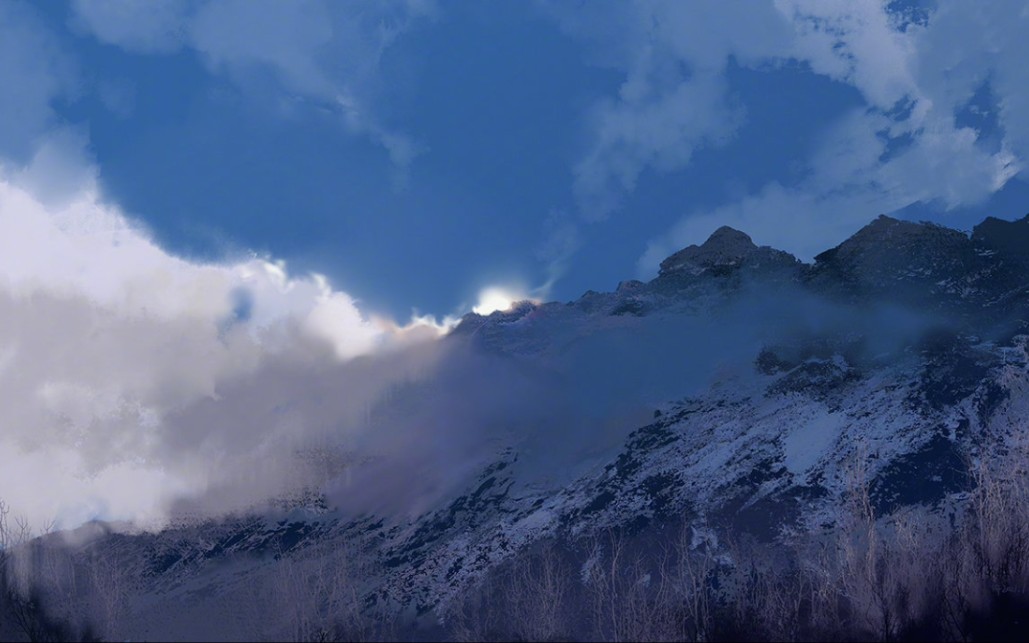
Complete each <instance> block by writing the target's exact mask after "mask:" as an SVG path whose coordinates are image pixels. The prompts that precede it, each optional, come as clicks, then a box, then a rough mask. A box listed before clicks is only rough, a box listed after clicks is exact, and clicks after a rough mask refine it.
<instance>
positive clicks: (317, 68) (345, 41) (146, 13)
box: [74, 0, 435, 181]
mask: <svg viewBox="0 0 1029 643" xmlns="http://www.w3.org/2000/svg"><path fill="white" fill-rule="evenodd" d="M74 10H75V24H76V25H77V26H78V27H79V28H80V29H81V30H83V31H84V32H86V33H91V34H92V35H93V36H95V37H96V38H97V39H98V40H100V41H101V42H104V43H108V44H112V45H117V46H119V47H123V48H125V49H126V50H128V51H132V52H135V53H145V54H167V53H172V52H175V51H178V50H181V49H187V50H190V51H193V52H195V53H196V54H197V55H198V56H200V58H201V59H202V60H203V61H204V63H205V65H206V66H207V68H208V69H209V70H210V71H211V72H212V73H215V74H224V75H226V76H227V77H229V78H231V79H233V80H234V81H235V82H236V83H237V84H239V85H240V86H242V87H244V88H245V87H246V86H247V85H248V83H249V82H250V75H251V74H253V73H254V72H255V70H261V71H264V72H269V73H270V74H271V75H272V76H273V77H274V78H275V79H276V81H277V82H278V83H279V84H280V86H281V89H282V91H283V92H284V93H285V94H286V95H290V96H296V97H299V98H302V99H304V100H308V101H313V102H315V103H316V104H317V105H318V106H319V107H321V108H323V109H327V110H329V111H331V112H335V113H338V114H339V117H340V121H341V123H342V124H343V126H344V127H346V128H347V130H348V131H350V132H352V133H354V134H356V135H361V136H366V137H368V138H369V139H370V140H372V141H373V142H374V143H376V144H378V145H380V146H382V147H383V148H384V149H385V150H386V152H387V153H388V154H389V157H390V159H391V160H392V162H393V163H394V165H395V167H396V168H397V171H398V172H399V175H398V177H399V180H401V181H402V180H403V175H404V173H405V172H406V171H407V168H408V167H409V165H410V164H411V162H412V160H413V159H414V158H415V157H416V156H417V155H418V154H419V152H420V151H421V147H420V146H419V144H418V143H417V142H416V141H414V140H412V139H411V138H410V137H409V136H408V135H407V134H405V133H403V132H401V131H399V130H397V129H395V128H393V127H391V126H389V125H388V124H386V123H384V122H383V120H382V119H381V118H380V116H379V115H378V113H377V111H376V106H377V100H378V97H379V94H380V92H381V91H382V89H383V87H384V85H383V83H382V80H381V79H380V75H379V69H380V62H381V58H382V55H383V53H384V52H385V51H386V50H387V49H388V48H389V47H390V46H391V45H393V44H394V43H395V42H396V40H397V39H398V38H400V37H401V36H402V35H403V34H404V32H405V31H407V30H409V29H411V28H413V27H414V26H415V25H416V24H417V23H418V22H419V21H421V20H424V19H426V18H429V17H431V16H432V15H433V14H434V11H435V9H434V6H433V3H432V2H431V1H428V0H425V1H422V0H395V1H391V2H385V3H370V2H347V3H337V2H325V1H323V0H302V1H299V2H286V3H284V2H274V1H265V0H257V1H254V0H226V1H225V2H216V3H201V4H197V3H192V2H185V1H183V0H161V1H157V2H154V3H142V4H140V3H133V2H124V1H122V0H103V1H100V2H80V1H76V2H75V3H74Z"/></svg>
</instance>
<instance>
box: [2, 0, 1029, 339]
mask: <svg viewBox="0 0 1029 643" xmlns="http://www.w3.org/2000/svg"><path fill="white" fill-rule="evenodd" d="M967 4H968V3H962V2H953V3H947V2H941V3H928V4H926V3H919V4H914V3H896V2H894V3H888V4H882V3H877V2H867V3H834V2H808V1H802V0H789V1H782V2H777V3H772V2H753V3H746V4H745V5H735V4H734V3H720V2H716V3H703V2H697V3H681V2H641V3H614V2H596V3H593V2H591V3H576V2H571V1H567V2H553V3H549V2H524V3H501V2H493V3H477V2H476V3H473V2H430V1H414V0H412V1H410V2H376V3H371V2H369V3H322V2H317V1H313V0H312V1H311V2H295V3H268V4H264V3H261V2H219V3H214V4H207V3H195V2H190V1H186V0H183V1H178V0H171V1H163V0H162V2H148V3H127V2H102V1H96V0H94V1H91V2H81V3H79V2H73V3H61V2H53V3H41V4H35V3H20V2H16V1H8V2H6V3H5V7H4V9H3V14H4V15H3V25H2V26H0V30H3V31H4V33H6V34H8V35H10V36H11V37H10V38H8V42H7V44H6V45H4V46H3V49H4V52H3V54H2V55H3V56H4V58H5V59H6V60H5V61H4V67H3V68H2V71H0V74H2V75H3V77H5V78H4V83H5V85H6V86H7V87H8V88H9V91H7V92H5V97H3V98H0V113H2V114H3V115H4V117H5V121H6V123H7V124H6V126H5V127H3V128H2V129H0V155H2V156H3V158H5V159H7V165H8V166H17V165H18V164H24V163H27V162H28V161H29V159H31V158H32V155H33V154H34V152H35V150H37V149H38V148H39V146H40V145H41V144H42V143H41V142H42V141H46V140H47V139H48V137H49V138H51V139H52V138H54V137H61V138H63V139H64V140H65V141H66V142H65V143H63V145H64V147H71V148H74V149H72V150H70V151H66V152H62V154H65V155H66V156H68V157H69V158H74V163H78V164H82V165H85V166H88V167H89V168H90V171H91V172H93V174H94V175H95V176H96V178H97V184H98V189H99V191H100V193H101V194H102V199H103V200H104V201H105V202H107V203H111V204H114V205H116V206H117V207H119V208H120V209H121V210H122V211H123V212H124V213H125V214H126V215H127V216H129V217H130V218H132V219H134V220H135V221H137V222H141V223H142V224H143V225H144V226H145V227H146V228H147V229H148V230H149V231H150V234H151V235H152V236H153V238H154V239H155V240H156V241H157V242H158V243H159V244H160V245H161V246H162V247H164V248H165V249H166V250H168V251H169V252H171V253H174V254H177V255H180V256H184V257H188V258H191V259H193V260H197V261H225V260H231V259H232V258H235V257H239V256H242V255H245V254H247V253H249V252H256V253H258V254H260V255H262V256H268V257H273V258H275V259H278V260H285V261H286V262H287V265H288V266H289V269H290V271H291V272H292V273H296V274H303V273H306V272H308V271H317V272H319V273H321V274H324V275H326V276H327V277H328V278H329V280H330V281H331V283H332V284H333V286H334V287H336V288H338V289H341V290H343V291H346V292H347V293H349V294H350V295H352V296H354V297H355V298H357V299H358V300H359V301H360V302H362V305H363V306H364V307H365V308H367V309H368V310H372V311H376V312H379V313H385V314H388V315H390V316H393V317H395V318H397V319H401V320H402V319H406V318H407V317H408V316H409V315H410V314H411V312H412V310H413V309H415V310H417V311H419V312H421V313H430V314H433V315H437V316H443V315H447V314H455V313H456V314H459V313H461V312H464V311H466V310H468V308H469V307H470V306H471V305H472V304H473V303H474V302H475V299H476V294H477V292H478V291H479V290H481V289H482V288H484V287H485V286H488V285H490V284H504V285H510V286H518V287H519V288H520V289H521V291H522V292H533V293H534V294H535V295H536V296H543V297H546V298H553V299H571V298H575V297H577V296H578V295H579V294H581V293H582V292H583V291H584V290H586V289H591V288H592V289H598V290H602V289H610V288H613V287H614V285H615V284H616V283H617V282H618V281H619V280H621V279H625V278H631V277H643V278H646V277H649V276H652V275H653V273H654V270H655V267H656V264H657V262H658V261H660V259H661V258H662V257H663V255H666V254H669V253H670V252H671V251H674V250H675V249H677V248H678V247H680V246H682V245H685V244H688V243H695V242H700V241H702V240H703V238H704V237H705V236H706V234H708V233H709V232H710V231H711V230H713V229H714V228H715V227H717V226H718V225H720V224H722V223H725V224H729V225H735V226H738V227H741V228H743V229H744V230H746V231H747V232H749V233H750V234H751V235H752V236H753V237H754V238H755V240H756V241H758V242H759V243H767V244H772V245H776V246H779V247H782V248H784V249H787V250H790V251H793V252H795V253H797V254H798V255H800V256H802V257H804V258H810V256H811V255H813V254H814V253H815V252H817V251H819V250H821V249H824V248H826V247H829V246H831V245H834V244H836V243H838V242H839V241H841V240H842V239H843V238H844V237H845V236H846V235H847V234H849V233H851V232H853V231H854V230H855V229H857V228H858V227H860V226H861V225H862V224H863V223H865V222H867V221H868V220H870V219H872V218H874V216H876V215H877V214H879V213H881V212H888V213H894V214H895V215H897V216H902V217H908V218H914V219H929V220H933V221H938V222H941V223H945V224H947V225H952V226H955V227H959V228H968V227H970V226H971V225H972V224H974V223H975V222H976V221H978V220H979V219H981V218H982V217H984V216H986V215H994V216H999V217H1002V218H1015V217H1019V216H1022V215H1023V214H1025V212H1026V211H1029V187H1027V185H1026V181H1025V178H1024V171H1023V169H1022V168H1023V166H1024V163H1023V160H1022V159H1023V158H1024V156H1025V155H1026V154H1027V153H1029V149H1027V147H1026V143H1027V138H1029V132H1026V131H1023V130H1025V129H1029V123H1027V122H1026V121H1027V118H1026V117H1025V116H1022V115H1020V114H1017V113H1015V112H1016V110H1018V108H1019V106H1021V105H1023V104H1024V103H1025V102H1026V100H1027V99H1026V97H1025V96H1024V94H1027V93H1029V90H1026V89H1025V87H1026V83H1025V82H1024V80H1025V78H1024V76H1025V75H1026V73H1025V71H1023V70H1022V69H1021V67H1022V65H1021V63H1020V62H1019V61H1020V60H1023V59H1024V53H1025V52H1024V47H1023V46H1022V45H1020V44H1019V39H1018V31H1017V28H1016V25H1023V26H1024V22H1025V20H1026V19H1025V16H1024V15H1023V7H1022V6H1021V5H1020V4H1018V3H1014V2H999V3H995V4H990V5H983V6H979V3H976V6H974V7H973V6H967ZM998 34H999V35H998ZM1004 38H1009V41H1004ZM3 103H8V104H7V105H3ZM69 141H70V142H69ZM941 157H946V158H945V159H944V160H941ZM69 162H71V161H69Z"/></svg>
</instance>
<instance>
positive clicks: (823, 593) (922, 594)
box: [0, 450, 1029, 641]
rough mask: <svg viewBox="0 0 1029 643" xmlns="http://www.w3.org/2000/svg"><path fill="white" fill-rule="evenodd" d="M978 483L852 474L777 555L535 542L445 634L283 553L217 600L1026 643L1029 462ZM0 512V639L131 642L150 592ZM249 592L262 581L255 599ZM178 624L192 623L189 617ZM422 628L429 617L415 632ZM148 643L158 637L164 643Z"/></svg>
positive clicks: (472, 626)
mask: <svg viewBox="0 0 1029 643" xmlns="http://www.w3.org/2000/svg"><path fill="white" fill-rule="evenodd" d="M991 462H992V467H987V466H986V465H984V464H977V465H972V466H970V468H969V470H970V476H971V480H972V482H973V483H974V486H973V487H972V489H971V491H969V492H968V493H967V495H966V496H964V497H959V498H953V499H952V500H953V502H950V503H948V504H946V505H945V508H944V507H936V508H932V507H908V508H901V509H899V510H897V511H894V512H893V513H892V514H890V515H886V516H879V515H876V512H875V510H874V503H873V502H872V501H871V498H870V497H869V492H868V486H867V476H865V475H864V472H863V471H860V470H855V471H854V472H853V475H852V478H853V482H852V484H851V485H850V488H849V490H848V491H847V492H846V493H845V494H844V496H843V498H842V505H841V510H840V512H839V515H840V516H842V518H841V520H840V521H839V524H836V525H832V526H831V527H827V528H824V529H820V530H814V531H802V530H799V529H798V530H795V531H794V532H793V533H790V534H784V535H783V537H782V538H780V539H779V540H778V541H777V542H775V543H768V542H758V541H755V540H753V539H747V538H742V537H737V536H734V535H733V534H730V533H724V532H722V533H719V532H717V531H716V530H709V529H704V530H698V529H696V528H695V527H694V526H693V525H692V524H690V523H689V522H685V521H684V522H683V524H680V525H666V526H665V527H664V528H651V529H648V530H645V531H644V532H642V533H636V534H630V533H628V532H626V531H623V530H610V531H607V532H603V533H598V534H593V535H591V536H589V537H583V538H579V539H577V540H574V541H569V540H553V541H546V542H540V543H537V544H536V545H535V546H534V547H532V548H530V549H528V550H525V551H523V552H521V553H520V554H519V555H518V556H516V557H514V558H512V559H510V560H508V561H506V562H505V563H503V564H502V565H500V566H498V567H496V568H494V569H493V570H492V571H491V572H490V573H489V574H487V575H486V576H485V577H484V578H481V579H480V580H479V581H478V582H477V583H476V584H475V585H473V586H472V587H469V588H467V589H466V590H465V591H464V592H463V593H461V594H460V595H459V596H457V597H456V598H454V599H453V600H451V601H449V602H448V603H447V604H446V605H444V606H442V608H441V612H440V616H441V624H440V625H438V626H434V627H435V629H430V630H429V631H425V630H415V629H413V626H412V625H411V621H410V620H408V619H409V617H410V616H411V615H410V614H396V613H393V612H390V611H389V610H388V609H387V610H385V611H383V610H381V609H380V608H381V605H375V604H373V603H371V602H370V601H369V596H370V595H371V593H370V591H369V590H370V589H371V588H373V587H374V579H375V578H376V577H377V576H378V575H379V574H380V573H381V570H380V569H379V568H377V567H376V566H375V563H374V562H371V561H373V560H374V559H373V558H371V557H369V556H367V555H362V552H358V551H353V550H349V549H347V548H346V547H343V548H340V545H339V544H338V543H332V544H330V543H325V544H321V545H315V546H312V547H307V548H303V549H299V550H295V551H292V552H283V553H282V554H281V555H280V556H277V557H275V559H274V560H273V561H269V562H268V564H267V567H266V569H265V572H264V573H263V574H261V575H259V576H256V575H255V576H253V577H252V578H251V580H248V581H246V582H242V583H239V584H237V585H236V586H234V588H231V589H229V590H227V591H226V595H225V596H224V597H222V599H220V600H222V601H223V608H224V609H225V610H226V611H229V612H232V614H233V615H234V617H235V619H236V621H235V622H237V623H239V625H238V626H233V627H235V628H236V629H233V630H231V631H226V630H225V629H222V630H220V633H219V636H225V637H226V638H245V639H250V640H298V641H328V640H399V639H406V638H421V637H426V636H428V637H443V638H449V639H450V640H455V641H479V640H498V641H506V640H533V641H555V640H600V641H666V640H667V641H718V640H770V641H779V640H832V641H851V640H884V641H903V640H919V641H921V640H959V641H978V640H998V639H1012V640H1022V639H1024V637H1025V631H1026V630H1025V620H1026V618H1027V615H1029V475H1027V471H1026V466H1027V465H1029V458H1027V457H1026V456H1025V453H1024V452H1023V450H1018V452H1017V453H1015V452H1014V451H1009V452H1008V453H1007V455H1006V456H1005V457H1003V458H1001V457H994V458H992V459H991ZM27 536H28V534H27V530H26V529H25V525H23V524H21V525H18V524H15V525H11V524H10V523H9V522H8V520H7V513H6V511H5V510H4V508H3V506H2V504H0V583H2V585H0V587H2V588H3V591H2V592H0V639H4V640H19V639H20V640H31V641H45V640H100V639H103V640H115V639H124V638H129V637H134V638H139V630H138V629H133V628H132V627H128V624H129V623H130V622H132V623H138V621H139V617H140V615H139V614H138V613H136V610H138V609H139V603H138V602H137V601H135V599H134V597H138V596H139V595H140V593H141V591H142V588H143V585H142V584H141V583H142V579H140V578H138V577H133V575H132V574H131V573H129V571H128V566H127V564H125V561H124V560H122V561H120V562H119V560H118V559H117V557H116V556H113V555H111V554H109V553H108V554H104V555H102V554H100V552H101V551H108V552H109V551H110V550H100V549H90V548H85V549H81V550H78V551H72V550H71V549H70V548H61V547H57V546H52V545H49V546H48V545H45V544H44V543H45V542H46V541H45V539H43V540H41V539H28V537H27ZM256 580H259V582H254V581H256ZM184 618H189V616H188V615H184ZM425 620H426V617H425V616H424V615H423V618H422V622H424V621H425ZM149 636H150V638H160V634H159V633H156V632H151V633H150V635H149Z"/></svg>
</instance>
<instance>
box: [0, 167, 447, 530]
mask: <svg viewBox="0 0 1029 643" xmlns="http://www.w3.org/2000/svg"><path fill="white" fill-rule="evenodd" d="M52 153H53V154H54V155H55V156H56V155H57V152H52ZM49 154H51V152H47V151H46V149H45V148H44V149H43V150H41V151H40V153H39V154H37V156H36V163H34V164H33V165H30V166H29V167H27V168H22V169H18V168H14V169H12V168H5V169H3V170H2V171H0V320H2V322H0V381H2V383H3V386H0V408H3V409H4V414H3V423H4V425H3V431H2V432H0V465H2V466H0V489H2V490H3V491H2V497H3V499H4V500H5V501H6V502H8V503H9V504H10V505H11V507H12V509H13V510H14V511H15V512H16V513H18V514H22V515H25V516H27V517H29V519H30V520H31V521H32V522H33V524H35V525H40V524H43V523H45V522H46V521H48V520H50V519H52V518H54V517H58V518H59V519H60V520H61V521H62V524H63V525H65V526H74V525H75V524H77V523H78V522H79V521H81V520H83V519H88V518H91V517H94V516H99V517H104V518H111V519H119V518H122V519H133V520H137V521H143V522H146V521H151V522H154V523H159V522H160V521H161V520H163V519H165V518H166V517H167V516H168V512H169V511H170V510H171V508H172V506H173V504H174V503H176V502H181V501H183V500H185V499H189V498H200V499H202V500H201V501H200V502H201V506H203V507H205V508H207V509H210V508H211V506H212V505H209V504H207V500H206V499H207V497H208V495H209V494H212V493H214V492H213V491H212V490H220V491H219V493H220V494H221V495H220V496H218V498H220V499H219V500H218V503H220V504H217V503H216V506H217V508H218V509H225V510H229V509H232V508H235V509H240V508H243V507H245V506H246V503H248V502H259V501H261V500H263V499H265V498H267V497H269V496H272V495H275V494H281V493H284V492H287V491H289V490H290V489H291V488H292V487H291V485H294V484H300V483H302V482H304V481H305V480H307V478H304V476H306V475H309V474H310V475H313V474H311V472H310V471H308V470H306V469H304V468H303V467H302V466H300V465H298V464H297V463H296V462H292V460H291V455H290V454H291V451H290V448H293V447H295V446H297V445H302V444H304V443H305V440H308V439H309V438H311V436H312V435H314V434H317V435H320V433H318V432H319V431H324V430H325V429H326V427H331V426H339V427H347V426H349V427H350V428H351V430H353V429H354V428H355V427H357V426H358V423H356V422H354V421H348V418H351V417H353V416H354V414H355V410H354V409H355V408H363V407H364V405H369V404H373V403H374V402H376V401H377V400H378V399H379V396H380V395H382V394H383V392H384V391H386V390H388V389H389V387H391V386H394V385H395V382H396V381H397V379H398V378H401V379H402V378H404V377H408V375H407V370H408V369H410V368H411V367H412V365H414V364H419V363H427V362H425V359H427V358H421V357H416V356H417V355H420V353H419V352H418V351H420V350H422V347H425V346H429V345H431V344H433V343H434V342H431V341H428V340H431V339H434V338H436V337H439V335H440V332H441V331H440V330H437V329H435V328H432V327H431V326H430V325H429V324H427V323H426V322H424V321H423V322H418V321H416V322H413V323H412V324H411V325H409V326H408V327H404V328H401V327H398V326H397V325H396V324H393V323H392V322H387V321H382V320H379V319H376V318H372V317H369V316H368V315H366V314H364V313H363V312H362V311H361V310H359V309H358V307H357V305H356V303H355V302H354V300H353V299H352V298H351V297H349V296H348V295H347V294H346V293H343V292H340V291H338V290H334V289H333V288H332V287H331V285H330V284H329V283H328V282H327V281H326V280H325V278H324V277H321V276H318V275H311V276H307V277H294V276H290V275H289V274H288V272H287V271H286V269H285V266H284V265H283V264H281V263H274V262H270V261H267V260H264V259H260V258H250V259H246V260H242V261H238V262H235V263H225V264H198V263H192V262H189V261H186V260H183V259H180V258H177V257H174V256H171V255H169V254H167V253H166V252H165V251H164V250H162V249H161V248H160V247H158V246H157V245H156V244H154V242H153V241H151V240H150V239H149V238H148V237H147V235H146V234H145V233H144V232H143V231H141V230H140V229H138V227H136V226H134V225H133V224H132V223H131V222H130V220H128V219H127V218H126V217H125V216H124V215H123V214H122V213H120V212H119V211H118V210H117V209H116V208H114V207H113V206H110V205H106V204H104V203H102V202H101V201H100V200H99V199H98V193H97V189H96V184H95V173H92V172H90V171H88V170H87V169H82V168H79V171H73V168H74V166H75V160H74V159H67V158H66V159H64V161H63V163H64V165H65V166H66V167H65V170H67V171H63V172H58V173H50V170H51V169H52V166H53V164H54V163H56V162H57V161H56V160H55V159H53V158H50V157H49V156H48V155H49ZM62 176H63V177H65V178H67V177H69V176H70V177H73V180H71V181H70V182H65V181H62V180H60V179H61V177H62ZM44 179H46V180H44ZM41 181H42V183H41ZM28 185H32V186H34V187H40V186H42V188H47V189H49V188H53V187H55V186H56V187H59V188H60V189H59V190H58V192H60V193H61V194H62V196H61V198H59V199H48V200H47V202H43V201H41V200H40V199H39V198H37V196H36V194H35V192H34V189H30V188H29V187H27V186H28ZM239 293H246V296H245V301H246V304H247V305H246V308H247V310H246V311H245V312H243V313H241V312H240V311H239V310H235V311H234V309H238V308H239V304H240V295H239ZM427 342H428V343H427ZM400 349H403V352H399V351H400ZM392 354H395V355H396V357H389V355H392ZM359 358H362V359H365V360H366V361H365V362H361V363H360V364H363V365H358V362H357V361H355V360H357V359H359ZM369 359H374V360H379V362H374V361H373V362H367V360H369ZM385 359H392V360H393V362H392V363H395V366H390V367H387V366H383V365H382V363H380V362H382V360H385ZM376 363H379V365H378V366H376V365H375V364H376ZM351 364H354V366H350V365H351ZM277 369H278V371H281V370H285V371H287V372H289V373H291V374H292V375H291V377H286V378H283V379H282V381H281V382H278V383H277V385H278V386H279V387H280V388H279V390H275V389H266V390H265V391H264V393H263V396H264V399H271V397H274V396H277V397H275V399H276V400H277V402H276V404H281V403H283V402H286V403H294V401H296V403H297V404H299V405H300V406H304V405H305V404H307V405H308V406H307V407H306V408H307V410H306V411H304V413H306V414H307V415H305V417H307V416H310V415H311V414H314V413H316V412H317V409H318V408H320V407H321V406H323V405H324V404H325V403H324V401H323V400H321V399H319V400H317V401H310V400H307V401H305V398H304V395H303V394H302V393H301V391H303V389H304V388H305V387H309V386H312V385H313V384H314V383H315V382H316V381H317V380H318V378H320V377H325V378H327V380H328V381H335V382H336V384H337V385H338V386H339V388H338V389H337V390H336V391H335V392H334V393H332V395H333V396H334V399H338V402H337V403H336V407H337V408H336V410H337V411H339V413H336V414H332V413H329V414H328V415H326V416H325V417H324V418H323V420H322V421H320V422H315V423H310V422H308V423H307V424H303V425H302V426H293V425H290V424H289V423H285V424H283V423H281V422H279V421H278V420H276V418H279V419H281V418H282V417H284V416H282V414H281V413H280V414H276V412H275V411H274V410H273V409H266V408H262V411H263V412H266V415H261V414H259V413H256V412H255V413H254V414H252V415H248V413H247V412H246V411H245V410H244V409H240V408H238V407H232V408H230V409H225V411H224V415H218V416H217V419H218V420H219V421H218V422H212V421H211V418H210V417H208V415H205V413H206V411H204V408H206V407H205V405H206V404H217V401H218V400H219V399H220V398H221V397H222V396H223V395H226V394H227V393H226V392H227V391H232V390H233V389H235V388H238V387H239V386H241V383H245V382H248V381H267V380H268V378H269V377H270V375H269V373H275V372H278V371H277ZM341 369H342V370H341ZM248 386H249V385H248ZM219 413H222V411H219ZM348 413H349V415H347V414H348ZM177 418H178V419H177ZM334 422H338V423H339V424H337V425H334V424H333V423H334ZM348 422H349V423H348ZM283 444H285V445H286V446H285V447H283V448H284V449H285V451H284V452H283V453H284V454H285V455H283V453H279V456H281V457H279V458H278V459H276V460H274V462H273V461H272V458H273V455H274V454H269V450H271V451H275V449H276V448H277V446H276V445H279V446H281V445H283ZM208 446H210V447H211V448H206V447H208ZM214 446H218V448H214ZM262 462H265V463H267V468H268V470H267V471H266V472H265V473H266V474H267V475H266V477H265V478H263V479H262V482H261V483H260V484H250V485H243V486H240V483H239V477H240V476H241V475H242V471H243V470H244V469H245V468H248V467H249V468H253V467H258V466H262V465H261V463H262ZM291 462H292V464H291ZM244 487H245V488H244ZM226 494H228V495H226ZM216 495H217V494H216Z"/></svg>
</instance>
